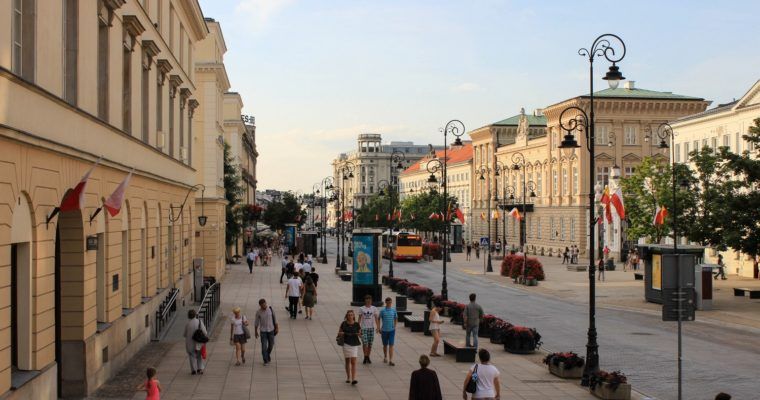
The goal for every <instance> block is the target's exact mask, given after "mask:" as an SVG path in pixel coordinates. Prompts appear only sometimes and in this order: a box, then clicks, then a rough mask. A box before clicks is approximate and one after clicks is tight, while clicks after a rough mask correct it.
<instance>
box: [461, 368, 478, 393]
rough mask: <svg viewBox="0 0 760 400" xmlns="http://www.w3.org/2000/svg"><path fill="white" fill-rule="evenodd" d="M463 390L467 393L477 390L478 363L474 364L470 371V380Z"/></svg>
mask: <svg viewBox="0 0 760 400" xmlns="http://www.w3.org/2000/svg"><path fill="white" fill-rule="evenodd" d="M464 391H465V392H467V393H475V392H477V391H478V364H475V369H474V370H473V371H472V375H470V381H469V382H467V386H465V388H464Z"/></svg>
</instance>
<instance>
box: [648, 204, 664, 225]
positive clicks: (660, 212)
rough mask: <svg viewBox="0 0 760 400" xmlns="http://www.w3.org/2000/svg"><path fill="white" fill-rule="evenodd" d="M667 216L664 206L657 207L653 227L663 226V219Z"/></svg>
mask: <svg viewBox="0 0 760 400" xmlns="http://www.w3.org/2000/svg"><path fill="white" fill-rule="evenodd" d="M667 216H668V209H666V208H665V206H657V210H656V211H655V212H654V221H652V223H653V224H654V226H662V225H665V217H667Z"/></svg>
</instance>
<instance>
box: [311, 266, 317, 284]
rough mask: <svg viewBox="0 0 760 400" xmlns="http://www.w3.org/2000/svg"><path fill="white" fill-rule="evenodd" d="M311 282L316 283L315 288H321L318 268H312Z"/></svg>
mask: <svg viewBox="0 0 760 400" xmlns="http://www.w3.org/2000/svg"><path fill="white" fill-rule="evenodd" d="M309 276H310V277H311V280H312V281H314V286H319V274H318V273H317V267H311V273H310V274H309Z"/></svg>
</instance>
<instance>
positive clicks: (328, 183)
mask: <svg viewBox="0 0 760 400" xmlns="http://www.w3.org/2000/svg"><path fill="white" fill-rule="evenodd" d="M332 191H333V178H332V177H331V176H328V177H325V178H324V179H322V198H321V199H320V203H319V204H320V206H321V211H320V213H319V216H320V224H321V225H322V227H321V231H322V235H321V238H320V243H321V246H322V250H321V251H320V254H319V256H320V258H322V263H323V264H327V215H326V214H327V201H328V198H329V197H330V194H331V192H332Z"/></svg>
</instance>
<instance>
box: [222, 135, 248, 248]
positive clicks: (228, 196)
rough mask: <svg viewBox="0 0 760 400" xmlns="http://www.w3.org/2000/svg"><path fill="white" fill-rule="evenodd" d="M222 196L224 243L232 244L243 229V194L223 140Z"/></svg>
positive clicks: (236, 169) (239, 180)
mask: <svg viewBox="0 0 760 400" xmlns="http://www.w3.org/2000/svg"><path fill="white" fill-rule="evenodd" d="M223 155H224V198H225V200H227V206H226V207H225V220H226V222H227V223H226V226H225V240H224V241H225V243H226V244H227V246H232V245H233V244H235V243H236V242H237V239H238V237H240V234H241V232H242V230H243V218H242V213H241V208H240V200H241V198H242V196H243V186H242V184H241V180H242V179H241V177H240V171H239V170H238V167H237V166H236V165H235V164H234V163H233V161H234V160H233V159H232V154H231V153H230V145H229V144H228V143H227V142H224V152H223Z"/></svg>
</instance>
